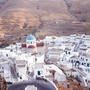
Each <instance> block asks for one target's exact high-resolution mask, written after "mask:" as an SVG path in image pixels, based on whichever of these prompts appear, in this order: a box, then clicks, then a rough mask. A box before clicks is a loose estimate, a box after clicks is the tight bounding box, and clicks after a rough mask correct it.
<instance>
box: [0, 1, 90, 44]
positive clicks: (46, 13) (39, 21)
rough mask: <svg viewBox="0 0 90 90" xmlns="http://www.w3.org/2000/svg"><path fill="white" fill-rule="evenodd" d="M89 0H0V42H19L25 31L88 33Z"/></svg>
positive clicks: (66, 33)
mask: <svg viewBox="0 0 90 90" xmlns="http://www.w3.org/2000/svg"><path fill="white" fill-rule="evenodd" d="M89 7H90V0H84V1H82V0H0V42H5V43H6V41H8V42H7V43H11V42H12V41H13V42H14V41H22V40H24V36H26V35H27V34H29V33H33V34H35V35H36V36H37V37H39V38H42V37H44V36H46V35H57V36H60V35H69V34H74V33H76V34H77V33H80V34H81V33H85V34H90V30H89V28H90V10H89Z"/></svg>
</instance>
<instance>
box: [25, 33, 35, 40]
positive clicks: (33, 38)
mask: <svg viewBox="0 0 90 90" xmlns="http://www.w3.org/2000/svg"><path fill="white" fill-rule="evenodd" d="M26 40H35V41H36V38H35V36H33V35H32V34H30V35H28V36H27V37H26Z"/></svg>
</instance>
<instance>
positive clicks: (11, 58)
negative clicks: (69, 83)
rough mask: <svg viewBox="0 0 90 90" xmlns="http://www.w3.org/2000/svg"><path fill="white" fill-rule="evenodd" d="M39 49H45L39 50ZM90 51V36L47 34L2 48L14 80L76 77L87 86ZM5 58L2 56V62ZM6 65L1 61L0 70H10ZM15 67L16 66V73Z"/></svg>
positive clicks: (30, 37) (89, 70) (89, 82)
mask: <svg viewBox="0 0 90 90" xmlns="http://www.w3.org/2000/svg"><path fill="white" fill-rule="evenodd" d="M38 48H39V49H41V48H43V49H42V50H41V51H40V52H39V49H38ZM43 51H44V52H43ZM89 52H90V36H89V35H70V36H61V37H56V36H46V37H45V38H44V39H43V40H41V41H37V40H36V38H35V37H34V36H33V35H29V36H27V38H26V42H25V43H24V44H22V43H16V44H15V45H10V46H8V47H6V48H1V49H0V55H1V56H2V57H3V58H4V59H5V61H7V62H8V63H9V64H7V67H8V68H9V70H10V72H11V74H10V76H11V77H12V76H14V77H12V78H14V80H17V79H18V78H16V76H17V77H19V79H18V80H21V79H22V80H26V79H28V78H29V79H30V78H32V77H33V78H36V77H45V78H49V79H50V80H54V79H55V80H57V81H58V82H61V81H65V80H66V77H70V76H73V77H74V78H76V79H77V80H78V81H79V82H80V84H81V85H84V86H85V87H87V86H88V87H89V84H90V53H89ZM5 61H4V60H3V59H2V58H1V57H0V63H5ZM4 66H6V65H3V64H0V73H2V72H6V70H7V67H4ZM13 66H14V67H13ZM15 66H16V69H15ZM2 67H3V68H2ZM2 69H3V70H4V71H3V70H2ZM12 69H15V70H14V72H12V71H13V70H12ZM62 69H63V71H62ZM9 70H8V71H9ZM15 71H16V73H15ZM23 71H24V72H23ZM51 71H52V72H51ZM53 71H54V72H53ZM8 75H9V74H8ZM3 76H4V77H5V76H6V74H5V75H3ZM8 77H9V76H8ZM6 78H7V77H6Z"/></svg>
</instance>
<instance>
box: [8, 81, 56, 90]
mask: <svg viewBox="0 0 90 90" xmlns="http://www.w3.org/2000/svg"><path fill="white" fill-rule="evenodd" d="M28 85H34V86H35V87H37V90H56V88H55V86H54V85H53V84H51V83H50V82H49V81H47V80H45V79H36V80H34V79H32V80H30V81H23V82H18V83H15V84H12V85H10V86H9V87H8V90H25V88H26V87H27V86H28ZM29 90H32V89H31V88H30V89H29ZM34 90H35V89H34Z"/></svg>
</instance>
